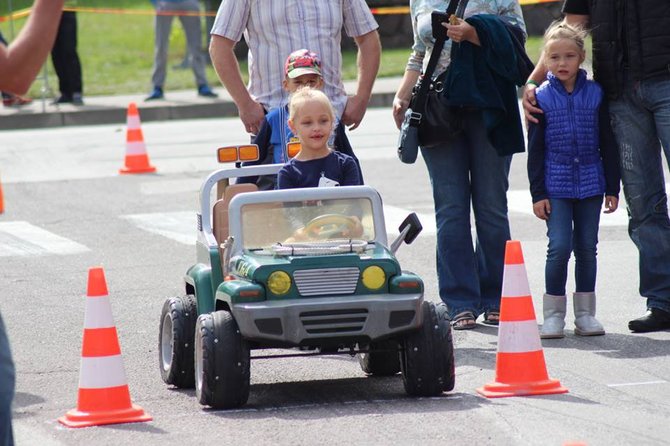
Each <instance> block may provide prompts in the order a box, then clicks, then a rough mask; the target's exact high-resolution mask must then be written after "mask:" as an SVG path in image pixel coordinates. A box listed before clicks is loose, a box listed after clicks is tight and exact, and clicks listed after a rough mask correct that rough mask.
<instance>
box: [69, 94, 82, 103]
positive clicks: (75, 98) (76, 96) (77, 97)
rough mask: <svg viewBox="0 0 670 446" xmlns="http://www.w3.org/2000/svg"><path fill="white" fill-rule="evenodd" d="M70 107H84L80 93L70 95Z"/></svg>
mask: <svg viewBox="0 0 670 446" xmlns="http://www.w3.org/2000/svg"><path fill="white" fill-rule="evenodd" d="M72 105H84V98H83V97H82V95H81V93H73V94H72Z"/></svg>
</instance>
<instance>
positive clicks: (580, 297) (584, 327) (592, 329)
mask: <svg viewBox="0 0 670 446" xmlns="http://www.w3.org/2000/svg"><path fill="white" fill-rule="evenodd" d="M572 302H573V304H574V308H575V334H576V335H579V336H598V335H604V334H605V329H604V328H603V326H602V324H601V323H600V322H598V320H597V319H596V318H595V315H596V293H574V294H573V295H572Z"/></svg>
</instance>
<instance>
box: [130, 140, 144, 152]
mask: <svg viewBox="0 0 670 446" xmlns="http://www.w3.org/2000/svg"><path fill="white" fill-rule="evenodd" d="M145 153H147V148H146V145H145V144H144V142H139V141H138V142H127V143H126V155H144V154H145Z"/></svg>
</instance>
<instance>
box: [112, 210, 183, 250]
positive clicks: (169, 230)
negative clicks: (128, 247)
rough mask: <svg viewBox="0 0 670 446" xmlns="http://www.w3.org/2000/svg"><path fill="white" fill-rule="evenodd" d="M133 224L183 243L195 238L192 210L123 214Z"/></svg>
mask: <svg viewBox="0 0 670 446" xmlns="http://www.w3.org/2000/svg"><path fill="white" fill-rule="evenodd" d="M123 218H126V219H128V220H130V221H131V222H132V223H133V224H134V225H135V226H137V227H138V228H140V229H143V230H145V231H148V232H153V233H154V234H159V235H162V236H163V237H167V238H169V239H171V240H175V241H177V242H179V243H183V244H185V245H194V244H195V240H196V216H195V212H193V211H181V212H156V213H151V214H133V215H124V216H123Z"/></svg>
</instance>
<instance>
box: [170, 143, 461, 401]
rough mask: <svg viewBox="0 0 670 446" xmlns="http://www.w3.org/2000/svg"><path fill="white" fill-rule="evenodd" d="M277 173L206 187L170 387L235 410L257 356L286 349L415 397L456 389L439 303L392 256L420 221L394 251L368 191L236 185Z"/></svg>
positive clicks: (236, 153)
mask: <svg viewBox="0 0 670 446" xmlns="http://www.w3.org/2000/svg"><path fill="white" fill-rule="evenodd" d="M254 150H255V151H254ZM254 156H256V157H257V148H256V147H254V146H241V147H227V148H222V149H219V159H220V160H223V159H228V160H230V161H235V160H245V159H247V160H249V159H253V158H254ZM280 167H281V166H280V165H265V166H250V167H239V168H228V169H222V170H218V171H215V172H214V173H212V174H210V175H209V176H208V177H207V178H206V179H205V182H204V184H203V185H202V188H201V190H200V211H199V213H198V215H197V218H198V240H197V246H196V251H197V263H196V264H195V265H193V266H191V267H190V268H189V269H188V271H187V272H186V275H185V277H184V281H185V295H184V296H181V297H173V298H169V299H167V300H166V302H165V304H164V306H163V311H162V314H161V321H160V330H159V362H160V371H161V376H162V378H163V381H165V382H166V383H167V384H171V385H174V386H176V387H181V388H189V387H193V386H194V385H195V388H196V396H197V398H198V400H199V402H200V403H201V404H203V405H207V406H211V407H214V408H222V409H226V408H234V407H238V406H241V405H243V404H245V403H246V402H247V399H248V396H249V376H250V359H253V358H254V357H260V354H259V355H251V354H250V351H251V350H260V349H270V348H271V349H277V348H286V349H293V350H292V352H291V353H290V356H298V357H299V356H304V355H312V354H338V353H340V354H351V355H355V354H357V355H358V356H359V362H360V365H361V368H362V369H363V371H364V372H365V373H367V374H370V375H394V374H396V373H398V372H402V378H403V383H404V387H405V390H406V391H407V393H408V394H410V395H417V396H431V395H438V394H440V393H442V392H443V391H449V390H451V389H453V387H454V352H453V343H452V336H451V328H450V326H449V324H448V323H447V321H446V320H445V318H444V314H443V313H444V309H443V308H442V307H443V306H442V305H440V306H437V307H436V306H435V305H434V304H433V303H431V302H427V301H424V298H423V282H422V280H421V279H420V278H419V277H418V276H416V275H415V274H412V273H410V272H407V271H403V270H402V269H401V268H400V265H399V264H398V261H397V260H396V258H395V256H394V253H395V251H396V250H397V248H398V247H399V245H400V244H401V243H402V242H403V241H404V242H406V243H410V242H412V241H413V240H414V238H415V237H416V236H417V235H418V233H419V231H420V230H421V225H420V223H419V221H418V219H417V218H416V215H414V214H412V215H410V216H409V217H408V218H407V219H406V220H405V222H403V224H402V225H401V227H400V230H401V234H400V236H399V237H398V239H397V240H396V241H395V242H393V243H392V245H391V246H389V244H388V242H387V235H386V227H385V223H384V214H383V207H382V200H381V197H380V196H379V194H378V193H377V192H376V191H375V190H374V189H373V188H371V187H367V186H348V187H321V188H305V189H288V190H274V191H258V190H256V186H255V185H253V184H232V185H231V184H229V179H231V178H236V177H243V176H253V175H267V174H274V173H276V172H277V171H278V170H279V168H280ZM215 186H218V192H217V194H216V195H217V197H218V199H216V200H214V199H213V198H212V195H214V193H213V192H214V187H215ZM212 202H213V203H214V204H213V205H212ZM281 356H282V357H286V355H281ZM262 357H263V358H268V357H272V356H262Z"/></svg>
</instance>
